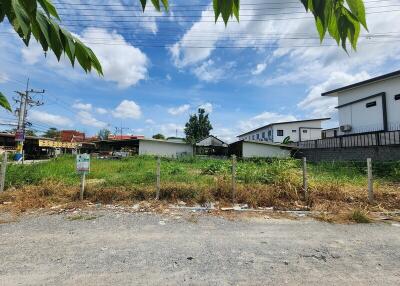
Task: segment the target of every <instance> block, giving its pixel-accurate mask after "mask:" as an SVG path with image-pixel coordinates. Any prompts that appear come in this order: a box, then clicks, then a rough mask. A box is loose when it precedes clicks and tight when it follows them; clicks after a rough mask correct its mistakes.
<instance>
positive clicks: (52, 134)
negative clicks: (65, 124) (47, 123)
mask: <svg viewBox="0 0 400 286" xmlns="http://www.w3.org/2000/svg"><path fill="white" fill-rule="evenodd" d="M43 137H46V138H53V139H57V138H59V137H60V131H58V129H57V128H54V127H51V128H49V129H48V130H47V131H46V132H45V133H44V134H43Z"/></svg>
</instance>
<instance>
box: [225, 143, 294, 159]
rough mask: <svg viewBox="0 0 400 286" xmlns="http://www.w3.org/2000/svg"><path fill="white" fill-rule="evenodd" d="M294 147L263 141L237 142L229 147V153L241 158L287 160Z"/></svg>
mask: <svg viewBox="0 0 400 286" xmlns="http://www.w3.org/2000/svg"><path fill="white" fill-rule="evenodd" d="M295 149H296V147H292V146H288V145H284V144H276V143H269V142H263V141H245V140H241V141H237V142H235V143H232V144H230V145H229V153H230V154H234V155H236V156H238V157H242V158H289V157H291V154H292V151H293V150H295Z"/></svg>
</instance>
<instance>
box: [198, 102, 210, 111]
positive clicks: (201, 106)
mask: <svg viewBox="0 0 400 286" xmlns="http://www.w3.org/2000/svg"><path fill="white" fill-rule="evenodd" d="M199 108H202V109H204V110H205V111H206V113H212V112H213V105H212V103H210V102H206V103H204V104H202V105H200V106H199Z"/></svg>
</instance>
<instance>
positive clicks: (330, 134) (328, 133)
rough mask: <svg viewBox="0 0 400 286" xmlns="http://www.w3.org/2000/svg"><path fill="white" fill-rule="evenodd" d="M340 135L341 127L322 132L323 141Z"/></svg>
mask: <svg viewBox="0 0 400 286" xmlns="http://www.w3.org/2000/svg"><path fill="white" fill-rule="evenodd" d="M338 135H339V127H336V128H329V129H324V130H322V139H326V138H335V137H337V136H338Z"/></svg>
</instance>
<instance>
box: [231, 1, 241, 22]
mask: <svg viewBox="0 0 400 286" xmlns="http://www.w3.org/2000/svg"><path fill="white" fill-rule="evenodd" d="M232 9H233V15H235V17H236V20H237V21H239V11H240V0H233V8H232Z"/></svg>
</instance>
